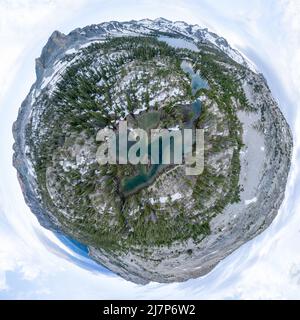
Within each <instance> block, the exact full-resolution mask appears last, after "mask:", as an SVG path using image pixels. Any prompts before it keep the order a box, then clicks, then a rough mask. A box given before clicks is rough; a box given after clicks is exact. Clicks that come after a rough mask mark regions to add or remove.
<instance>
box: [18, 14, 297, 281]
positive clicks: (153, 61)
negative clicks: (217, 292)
mask: <svg viewBox="0 0 300 320" xmlns="http://www.w3.org/2000/svg"><path fill="white" fill-rule="evenodd" d="M36 75H37V79H36V82H35V83H34V84H33V86H32V88H31V90H30V92H29V94H28V96H27V97H26V99H25V100H24V102H23V104H22V106H21V108H20V111H19V115H18V119H17V121H16V122H15V123H14V126H13V133H14V138H15V144H14V150H15V154H14V159H13V160H14V161H13V163H14V166H15V168H16V169H17V172H18V177H19V181H20V184H21V187H22V191H23V194H24V198H25V201H26V203H27V204H28V206H29V207H30V208H31V210H32V211H33V213H34V214H35V215H36V216H37V218H38V220H39V222H40V224H41V225H43V226H44V227H45V228H47V229H50V230H54V231H58V232H61V233H63V234H66V235H68V236H69V237H72V238H74V239H75V240H77V241H79V242H81V243H83V244H84V245H86V246H87V247H88V249H89V254H90V256H91V257H92V258H93V259H94V260H96V261H98V262H99V263H101V264H102V265H104V266H106V267H107V268H108V269H110V270H112V271H113V272H115V273H116V274H118V275H120V276H121V277H123V278H125V279H127V280H130V281H133V282H136V283H141V284H146V283H148V282H149V281H156V282H175V281H185V280H187V279H190V278H196V277H199V276H202V275H205V274H207V273H208V272H209V271H210V270H212V269H213V268H214V266H216V264H217V263H218V262H219V261H220V260H222V259H223V258H225V257H226V256H228V255H229V254H230V253H231V252H233V251H234V250H235V249H237V248H238V247H240V246H241V245H242V244H244V243H245V242H247V241H249V240H250V239H252V238H254V237H255V236H256V235H258V234H260V233H261V232H262V231H263V230H265V229H266V228H267V227H268V226H269V225H270V224H271V222H272V221H273V219H274V218H275V216H276V214H277V212H278V209H279V207H280V205H281V203H282V201H283V199H284V193H285V186H286V182H287V177H288V173H289V168H290V159H291V151H292V138H291V133H290V129H289V127H288V124H287V123H286V121H285V119H284V117H283V115H282V113H281V111H280V109H279V107H278V105H277V103H276V102H275V101H274V99H273V97H272V94H271V92H270V90H269V88H268V85H267V83H266V81H265V79H264V77H263V75H262V74H259V73H257V71H256V70H255V69H254V68H253V66H252V65H251V64H250V63H249V62H247V61H246V60H245V59H244V58H243V57H242V56H241V55H240V54H239V52H237V51H236V50H234V49H232V48H231V47H230V46H229V44H228V43H227V41H226V40H225V39H224V38H221V37H219V36H217V35H216V34H213V33H211V32H209V31H208V30H207V29H203V28H200V27H199V26H197V25H188V24H186V23H185V22H171V21H168V20H166V19H163V18H160V19H156V20H153V21H152V20H148V19H145V20H140V21H129V22H116V21H112V22H107V23H102V24H99V25H92V26H88V27H85V28H83V29H76V30H74V31H72V32H71V33H70V34H68V35H64V34H62V33H60V32H58V31H55V32H54V33H53V34H52V35H51V37H50V38H49V40H48V42H47V44H46V45H45V47H44V49H43V51H42V54H41V57H40V58H38V59H37V60H36ZM121 120H127V123H128V126H129V131H130V130H131V129H134V128H138V127H139V128H143V129H144V130H146V131H150V129H153V128H167V129H169V130H170V131H173V130H181V129H183V128H187V127H188V128H193V129H204V132H205V144H204V157H205V160H204V171H203V173H202V174H201V175H199V176H187V175H186V174H185V170H184V166H182V165H176V164H170V165H164V166H163V165H159V166H157V167H154V166H153V165H151V164H147V165H146V164H144V165H131V164H128V165H114V164H106V165H103V166H100V165H99V164H98V163H97V160H96V154H97V148H98V147H99V142H98V141H96V134H97V132H98V131H99V130H100V129H101V128H104V127H109V128H111V129H112V130H114V131H117V130H118V126H119V123H120V121H121Z"/></svg>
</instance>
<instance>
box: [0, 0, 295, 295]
mask: <svg viewBox="0 0 300 320" xmlns="http://www.w3.org/2000/svg"><path fill="white" fill-rule="evenodd" d="M159 16H162V17H165V18H168V19H170V20H184V21H186V22H190V23H197V24H199V25H201V26H203V27H208V28H209V29H210V30H212V31H214V32H216V33H218V34H219V35H222V36H224V37H225V38H226V39H227V40H228V41H229V42H230V44H231V45H232V46H234V47H235V48H238V49H239V50H240V51H241V52H242V53H244V54H245V55H246V56H247V57H248V58H250V59H251V60H252V61H253V62H254V63H255V64H256V66H257V68H258V69H259V70H260V71H262V72H263V73H264V75H265V76H266V78H267V80H268V83H269V85H270V87H271V89H272V91H273V94H274V96H275V98H276V99H277V100H278V102H279V103H280V106H281V109H282V111H283V113H284V114H285V116H286V118H287V119H288V122H289V123H290V125H291V127H292V130H293V134H294V139H295V140H294V143H295V148H294V155H293V164H292V170H291V174H290V179H289V183H288V189H287V194H286V199H285V201H284V204H283V206H282V208H281V210H280V212H279V215H278V217H277V218H276V219H275V221H274V222H273V223H272V225H271V226H270V228H268V230H266V231H265V232H264V233H263V234H262V235H260V236H258V237H257V238H255V239H254V240H253V241H250V242H249V243H247V244H245V245H244V246H242V247H241V248H240V249H239V250H237V251H236V252H234V253H233V254H232V255H230V256H229V257H228V258H226V259H225V260H224V261H222V262H221V263H220V264H219V265H218V266H217V267H216V268H215V269H214V270H213V271H212V272H211V273H210V274H208V275H207V276H205V277H202V278H199V279H194V280H190V281H187V282H185V283H180V284H177V283H174V284H168V285H162V284H156V283H151V284H149V285H147V286H138V285H135V284H133V283H130V282H127V281H125V280H123V279H121V278H119V277H117V276H115V275H113V274H112V273H111V272H109V271H107V270H105V269H104V268H102V267H101V266H98V265H96V264H95V263H94V262H93V261H91V260H90V259H88V257H86V256H85V255H81V254H80V252H78V251H76V250H75V251H74V250H72V249H71V247H70V244H69V243H67V240H66V239H63V240H62V239H58V238H57V237H56V235H54V234H53V233H51V232H50V231H47V230H45V229H43V228H42V227H41V226H40V225H39V224H38V222H37V220H36V218H35V217H34V215H33V214H32V213H31V212H30V210H29V209H28V208H27V206H26V205H25V203H24V200H23V197H22V194H21V190H20V187H19V184H18V181H17V178H16V172H15V170H14V169H13V168H12V166H11V157H12V148H11V147H12V143H13V138H12V134H11V126H12V123H13V121H14V120H15V119H16V116H17V112H18V108H19V106H20V104H21V102H22V100H23V99H24V97H25V96H26V94H27V93H28V91H29V89H30V86H31V84H32V83H33V82H34V80H35V74H34V59H35V58H36V57H38V56H39V55H40V52H41V49H42V47H43V46H44V44H45V43H46V41H47V39H48V37H49V35H50V34H51V33H52V32H53V30H55V29H57V30H60V31H62V32H64V33H68V32H70V31H71V30H72V29H74V28H76V27H83V26H85V25H88V24H92V23H100V22H103V21H108V20H131V19H139V18H157V17H159ZM299 34H300V3H299V1H297V0H272V1H271V0H264V1H260V0H257V1H246V0H240V1H233V0H225V1H224V0H217V1H213V4H212V1H203V0H199V1H178V0H173V1H156V0H151V1H143V0H141V1H126V0H125V1H120V0H110V1H99V0H98V1H96V0H95V1H94V0H73V1H71V0H64V1H58V0H35V1H33V0H27V1H21V0H12V1H6V0H0V75H1V76H0V87H1V90H0V121H1V126H0V148H1V160H0V161H1V163H0V298H2V299H20V298H25V299H27V298H28V299H29V298H34V299H50V298H57V299H64V298H71V299H78V298H83V299H84V298H90V299H104V298H106V299H109V298H118V299H122V298H124V299H125V298H126V299H127V298H150V299H154V298H157V299H159V298H179V299H180V298H207V299H210V298H217V299H233V298H240V299H245V298H250V299H252V298H271V299H275V298H283V299H284V298H300V250H299V243H300V211H299V202H298V200H299V199H300V196H299V192H300V184H299V170H298V167H299V161H300V158H299V138H298V137H299V130H300V119H299V110H300V106H299V101H300V91H299V86H300V68H299V64H300V43H299V42H300V37H299Z"/></svg>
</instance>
